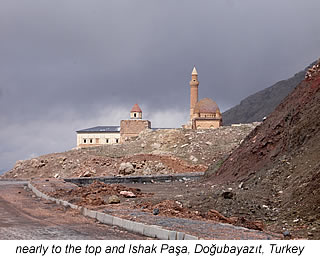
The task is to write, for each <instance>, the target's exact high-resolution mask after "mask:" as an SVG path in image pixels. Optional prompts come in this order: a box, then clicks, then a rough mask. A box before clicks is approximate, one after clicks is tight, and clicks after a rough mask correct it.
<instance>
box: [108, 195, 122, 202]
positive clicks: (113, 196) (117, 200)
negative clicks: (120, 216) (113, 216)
mask: <svg viewBox="0 0 320 260" xmlns="http://www.w3.org/2000/svg"><path fill="white" fill-rule="evenodd" d="M108 203H109V204H118V203H120V199H119V197H118V196H117V195H112V196H110V197H109V198H108Z"/></svg>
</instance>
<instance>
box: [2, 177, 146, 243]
mask: <svg viewBox="0 0 320 260" xmlns="http://www.w3.org/2000/svg"><path fill="white" fill-rule="evenodd" d="M25 185H26V183H25V182H17V181H0V239H9V240H10V239H37V240H40V239H48V240H49V239H64V240H68V239H81V240H82V239H83V240H93V239H94V240H99V239H107V240H110V239H113V240H116V239H123V240H124V239H130V240H133V239H146V237H144V236H141V235H137V234H132V233H129V232H127V231H124V230H121V229H119V228H117V227H112V226H107V225H103V224H99V223H96V222H95V221H94V220H92V219H88V218H86V217H84V216H82V215H80V214H79V213H78V212H77V211H75V210H72V209H66V208H65V207H62V206H58V205H56V204H54V203H52V202H48V201H45V200H43V199H39V198H37V197H35V196H34V194H33V193H32V192H31V191H28V190H27V189H26V188H25V187H26V186H25Z"/></svg>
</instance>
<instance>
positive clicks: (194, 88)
mask: <svg viewBox="0 0 320 260" xmlns="http://www.w3.org/2000/svg"><path fill="white" fill-rule="evenodd" d="M198 86H199V81H198V72H197V70H196V67H193V70H192V73H191V81H190V120H192V118H194V108H195V105H196V104H197V102H198Z"/></svg>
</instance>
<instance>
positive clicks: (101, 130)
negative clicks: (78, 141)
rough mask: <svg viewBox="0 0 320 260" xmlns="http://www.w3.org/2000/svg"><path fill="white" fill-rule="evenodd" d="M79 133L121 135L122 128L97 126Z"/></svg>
mask: <svg viewBox="0 0 320 260" xmlns="http://www.w3.org/2000/svg"><path fill="white" fill-rule="evenodd" d="M76 132H77V133H120V126H95V127H91V128H87V129H82V130H78V131H76Z"/></svg>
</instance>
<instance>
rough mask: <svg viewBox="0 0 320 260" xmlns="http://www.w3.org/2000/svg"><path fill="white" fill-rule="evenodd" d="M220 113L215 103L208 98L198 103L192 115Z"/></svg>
mask: <svg viewBox="0 0 320 260" xmlns="http://www.w3.org/2000/svg"><path fill="white" fill-rule="evenodd" d="M217 112H219V113H220V110H219V107H218V105H217V103H216V102H214V101H213V100H212V99H210V98H204V99H201V100H200V101H198V102H197V103H196V105H195V107H194V113H217Z"/></svg>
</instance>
